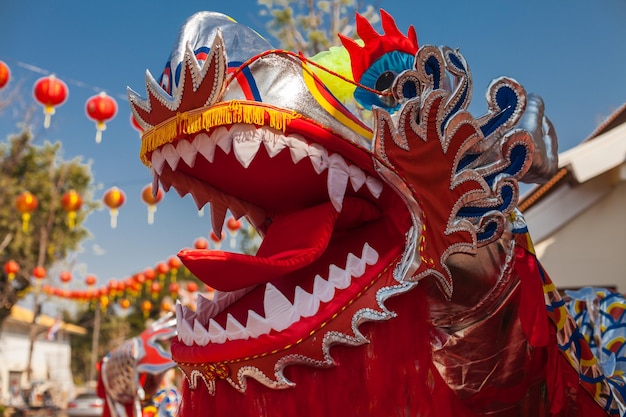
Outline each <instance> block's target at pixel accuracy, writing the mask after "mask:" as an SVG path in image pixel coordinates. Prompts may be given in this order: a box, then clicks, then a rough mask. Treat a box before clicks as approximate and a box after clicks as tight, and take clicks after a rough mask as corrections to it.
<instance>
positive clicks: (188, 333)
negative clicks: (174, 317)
mask: <svg viewBox="0 0 626 417" xmlns="http://www.w3.org/2000/svg"><path fill="white" fill-rule="evenodd" d="M181 321H182V323H181V327H180V331H179V332H178V339H179V340H180V341H181V342H183V343H184V344H185V345H187V346H192V345H193V329H192V328H191V324H189V321H187V319H183V320H181Z"/></svg>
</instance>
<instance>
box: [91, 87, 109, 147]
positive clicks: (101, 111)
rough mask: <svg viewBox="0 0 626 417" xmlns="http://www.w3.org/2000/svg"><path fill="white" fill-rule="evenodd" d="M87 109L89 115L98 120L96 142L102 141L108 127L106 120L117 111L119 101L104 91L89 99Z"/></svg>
mask: <svg viewBox="0 0 626 417" xmlns="http://www.w3.org/2000/svg"><path fill="white" fill-rule="evenodd" d="M85 110H86V112H87V116H88V117H89V118H90V119H92V120H94V121H95V122H96V143H100V142H101V141H102V132H103V131H105V130H106V128H107V127H106V122H107V121H109V120H110V119H112V118H113V117H115V114H116V113H117V102H116V101H115V100H114V99H113V97H110V96H107V94H106V93H105V92H104V91H103V92H101V93H100V94H96V95H95V96H93V97H90V98H89V99H88V100H87V104H86V106H85Z"/></svg>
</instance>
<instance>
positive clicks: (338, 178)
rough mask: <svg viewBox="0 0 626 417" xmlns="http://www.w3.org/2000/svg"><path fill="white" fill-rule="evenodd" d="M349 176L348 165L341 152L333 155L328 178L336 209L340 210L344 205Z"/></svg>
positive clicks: (329, 191) (329, 189)
mask: <svg viewBox="0 0 626 417" xmlns="http://www.w3.org/2000/svg"><path fill="white" fill-rule="evenodd" d="M349 178H350V175H349V174H348V165H347V164H346V161H345V160H344V159H343V157H341V155H339V154H333V155H331V156H330V167H329V168H328V180H327V186H328V196H329V198H330V201H331V202H332V203H333V207H335V210H337V211H339V212H340V211H341V207H342V206H343V198H344V196H345V195H346V187H347V186H348V179H349Z"/></svg>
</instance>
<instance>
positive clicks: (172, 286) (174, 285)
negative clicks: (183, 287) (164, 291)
mask: <svg viewBox="0 0 626 417" xmlns="http://www.w3.org/2000/svg"><path fill="white" fill-rule="evenodd" d="M168 289H169V290H170V294H172V297H176V296H177V295H178V290H180V285H178V283H177V282H172V283H171V284H170V286H169V287H168Z"/></svg>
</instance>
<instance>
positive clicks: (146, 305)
mask: <svg viewBox="0 0 626 417" xmlns="http://www.w3.org/2000/svg"><path fill="white" fill-rule="evenodd" d="M150 310H152V302H150V301H149V300H143V301H142V302H141V311H143V319H144V320H145V319H147V318H148V315H149V314H150Z"/></svg>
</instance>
